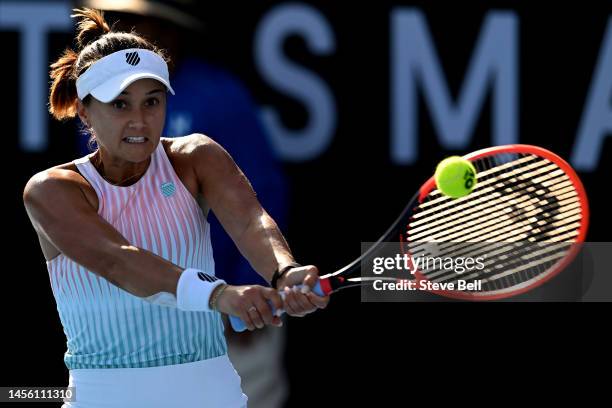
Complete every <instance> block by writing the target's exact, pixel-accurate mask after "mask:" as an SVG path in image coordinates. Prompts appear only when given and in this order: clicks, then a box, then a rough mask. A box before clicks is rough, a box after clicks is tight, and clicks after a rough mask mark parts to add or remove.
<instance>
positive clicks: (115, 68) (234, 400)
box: [24, 9, 329, 408]
mask: <svg viewBox="0 0 612 408" xmlns="http://www.w3.org/2000/svg"><path fill="white" fill-rule="evenodd" d="M72 17H76V18H77V19H78V33H77V36H76V45H77V50H76V51H74V50H72V49H68V50H66V51H65V52H64V54H63V55H62V56H61V57H60V58H59V59H58V60H57V61H56V62H55V63H53V64H52V65H51V74H50V75H51V79H52V86H51V93H50V101H49V102H50V112H51V113H52V115H53V116H54V117H55V118H56V119H60V120H63V119H70V118H74V117H76V116H77V115H78V116H79V118H80V120H81V121H82V122H83V124H84V126H85V128H86V129H87V130H88V131H89V132H90V133H91V135H92V137H93V138H95V143H96V145H97V149H96V150H95V151H94V152H93V153H92V154H89V155H87V156H85V157H82V158H80V159H76V160H74V161H73V162H70V163H67V164H62V165H58V166H55V167H52V168H50V169H47V170H45V171H42V172H40V173H38V174H36V175H34V176H33V177H32V178H31V179H30V181H29V182H28V183H27V185H26V187H25V190H24V202H25V206H26V209H27V212H28V215H29V217H30V220H31V222H32V225H33V226H34V228H35V230H36V232H37V234H38V237H39V241H40V244H41V248H42V251H43V254H44V256H45V259H46V260H47V269H48V272H49V277H50V281H51V288H52V290H53V295H54V297H55V300H56V303H57V310H58V312H59V317H60V320H61V323H62V325H63V328H64V333H65V334H66V337H67V351H66V353H65V355H64V361H65V363H66V366H67V368H68V369H69V374H70V375H69V386H74V387H75V388H76V401H75V402H65V404H64V407H87V408H96V407H108V408H113V407H149V408H150V407H170V406H173V407H185V408H189V407H224V408H229V407H243V406H246V402H247V397H246V396H245V395H244V394H243V392H242V390H241V386H240V377H239V376H238V374H237V373H236V371H235V370H234V368H233V367H232V365H231V363H230V361H229V359H228V357H227V355H226V343H225V338H224V335H223V325H222V322H221V318H220V313H226V314H231V315H235V316H239V317H240V318H242V319H243V320H244V321H245V322H246V323H247V326H248V328H249V330H254V329H257V328H263V327H264V326H265V325H276V326H279V325H281V324H282V322H281V320H280V318H279V317H278V316H275V315H273V313H272V311H271V308H270V306H269V304H268V302H270V303H271V304H273V305H274V307H275V308H277V309H283V310H285V311H286V312H287V313H288V314H289V315H292V316H303V315H305V314H308V313H311V312H313V311H315V310H316V309H318V308H324V307H325V306H326V305H327V302H328V301H329V299H328V298H327V297H319V296H316V295H315V294H313V293H312V292H310V291H309V290H308V289H309V288H312V286H313V285H314V283H315V282H316V279H317V277H318V271H317V268H316V267H315V266H312V265H309V266H301V265H299V264H297V263H295V260H294V258H293V256H292V254H291V251H290V249H289V247H288V245H287V243H286V241H285V239H284V237H283V236H282V234H281V232H280V231H279V229H278V227H277V225H276V223H275V222H274V220H273V219H272V218H271V217H270V216H269V215H268V214H267V213H266V211H265V210H264V209H263V208H262V207H261V205H260V204H259V202H258V200H257V198H256V194H255V192H254V191H253V189H252V188H251V185H250V183H249V182H248V180H247V178H246V177H245V175H244V174H243V173H242V172H241V170H240V169H239V168H238V167H237V166H236V164H235V163H234V161H233V160H232V158H231V157H230V155H229V154H228V153H227V152H226V151H225V150H224V149H223V148H222V147H221V146H220V145H218V144H217V143H215V142H214V141H213V140H212V139H210V138H209V137H206V136H204V135H200V134H193V135H189V136H183V137H178V138H162V137H161V132H162V129H163V127H164V119H165V109H166V97H167V93H168V92H170V93H173V92H174V91H173V90H172V87H171V85H170V80H169V75H168V67H167V61H166V59H165V56H164V54H163V52H162V51H161V50H159V49H157V48H156V47H155V46H154V45H153V44H151V43H150V42H148V41H147V40H145V39H144V38H142V37H140V36H138V35H137V34H136V33H134V32H132V33H122V32H113V31H112V30H111V29H110V28H109V26H108V24H107V23H106V22H105V20H104V18H103V15H102V14H101V13H100V12H98V11H95V10H92V9H78V10H75V14H74V15H73V16H72ZM244 137H248V135H244ZM199 196H201V197H199ZM198 198H203V199H204V200H205V202H206V204H207V208H208V209H210V210H212V211H214V213H215V215H216V216H217V217H218V219H219V220H220V222H221V223H222V225H223V227H224V228H225V230H226V231H227V233H228V234H229V235H230V236H231V237H232V239H233V240H234V242H235V243H236V245H237V246H238V248H239V249H240V251H241V253H242V254H243V255H244V256H245V257H246V258H247V259H248V261H249V262H250V263H251V265H252V266H253V268H254V269H255V270H256V271H257V272H258V273H259V274H261V275H262V276H263V277H264V278H265V279H266V280H267V281H269V282H270V283H271V285H272V288H268V287H263V286H256V285H253V286H231V285H227V284H225V282H223V281H222V280H220V279H217V278H216V277H215V266H214V260H213V254H212V247H211V243H210V232H209V225H208V223H207V221H206V215H207V214H206V213H207V211H205V212H203V211H202V209H201V208H200V207H199V205H198V202H197V199H198ZM300 284H303V285H305V288H304V289H303V290H301V291H297V290H295V289H293V290H292V289H290V288H295V286H296V285H300ZM276 289H279V290H284V295H285V296H284V299H283V298H282V297H281V296H280V295H279V292H278V290H276Z"/></svg>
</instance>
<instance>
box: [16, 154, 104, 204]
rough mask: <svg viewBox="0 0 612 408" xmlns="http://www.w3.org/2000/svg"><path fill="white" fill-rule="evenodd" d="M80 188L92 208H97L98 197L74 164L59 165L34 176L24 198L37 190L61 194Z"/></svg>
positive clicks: (25, 190) (27, 185)
mask: <svg viewBox="0 0 612 408" xmlns="http://www.w3.org/2000/svg"><path fill="white" fill-rule="evenodd" d="M69 186H73V187H75V186H76V187H79V188H80V189H81V191H82V192H83V194H84V195H85V197H86V198H87V201H89V203H90V204H91V205H92V207H94V208H97V205H98V197H97V195H96V192H95V190H94V189H93V187H92V186H91V185H90V184H89V182H88V181H87V180H86V179H85V177H83V176H82V175H81V173H80V172H79V170H78V168H77V166H76V164H74V162H68V163H63V164H58V165H56V166H53V167H49V168H48V169H45V170H42V171H40V172H38V173H36V174H34V175H33V176H32V177H31V178H30V180H28V182H27V184H26V186H25V188H24V196H25V195H26V194H28V193H32V192H34V191H35V190H41V192H44V193H45V195H46V194H50V193H60V192H61V191H62V190H63V189H65V188H67V187H68V188H71V187H69Z"/></svg>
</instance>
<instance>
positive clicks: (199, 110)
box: [0, 0, 612, 407]
mask: <svg viewBox="0 0 612 408" xmlns="http://www.w3.org/2000/svg"><path fill="white" fill-rule="evenodd" d="M83 3H87V2H80V3H74V2H69V1H6V0H1V1H0V44H2V49H3V63H2V68H1V69H2V77H3V78H4V81H3V84H2V88H3V89H4V92H5V94H4V103H3V104H2V106H3V109H2V119H3V122H2V123H3V129H2V134H3V135H4V138H5V139H6V140H8V142H7V143H6V145H5V146H7V148H9V152H8V153H7V154H5V160H3V161H2V165H3V166H6V168H5V169H3V172H4V174H7V175H10V177H11V180H10V181H9V182H8V183H9V186H10V190H9V191H10V194H9V197H10V207H9V208H10V213H9V214H8V217H7V219H6V221H7V222H6V223H5V228H6V229H7V231H9V233H10V236H11V240H10V241H9V242H10V243H9V244H8V247H7V248H6V249H7V250H8V252H9V256H11V257H12V258H14V259H16V260H19V263H16V264H14V265H11V266H12V267H13V268H9V269H6V270H5V277H4V284H5V288H11V287H15V288H23V287H24V285H27V293H28V295H27V299H28V300H24V298H23V296H22V294H21V293H20V292H21V290H16V291H14V292H13V291H11V293H7V294H6V296H7V297H5V298H4V299H3V303H4V302H7V303H6V304H5V305H3V306H4V307H3V316H2V318H3V322H4V323H5V325H6V326H7V327H10V328H11V331H12V333H19V335H10V336H8V335H5V339H4V340H5V341H6V342H7V346H6V347H7V350H17V351H19V350H21V351H23V352H15V353H13V352H10V353H6V356H5V358H6V360H7V362H8V365H9V366H10V367H12V370H11V372H10V375H9V373H8V372H4V373H3V374H2V375H3V376H7V378H2V384H29V385H58V386H61V385H65V383H67V370H66V368H65V366H64V364H63V361H62V358H63V352H64V351H65V338H64V334H63V332H62V329H61V325H60V321H59V318H58V316H57V312H56V310H55V301H54V299H53V296H52V293H51V290H50V286H49V281H48V276H47V272H46V267H45V262H44V258H43V256H42V253H41V251H40V248H39V244H38V241H37V239H36V235H35V233H34V230H33V229H32V227H31V225H30V223H29V221H28V219H27V215H26V213H25V210H24V208H23V204H22V198H21V194H22V191H23V187H24V186H25V183H26V182H27V180H28V179H29V178H30V177H31V176H32V175H33V174H35V173H36V172H38V171H41V170H44V169H46V168H48V167H51V166H53V165H57V164H60V163H65V162H68V161H71V160H73V159H75V158H77V157H81V156H83V155H85V154H86V153H87V150H84V149H86V143H85V142H86V140H87V136H84V135H82V134H80V133H79V131H78V123H76V122H66V123H60V122H56V121H53V120H52V118H51V117H50V115H48V113H47V96H48V89H49V83H48V66H49V64H50V63H51V62H52V61H54V60H55V59H57V58H58V56H59V55H60V54H61V53H62V51H63V50H64V48H65V47H67V46H72V45H73V44H72V39H73V28H74V24H73V22H72V21H71V19H70V18H69V15H70V14H71V12H70V10H71V8H73V7H74V6H76V5H83ZM89 3H95V2H93V1H92V2H89ZM99 3H100V5H99V7H106V8H107V9H108V10H109V12H110V11H114V12H116V13H118V12H121V11H122V10H120V8H122V7H123V8H124V9H123V12H125V11H126V10H125V7H127V6H126V5H127V4H129V3H135V4H134V5H133V7H132V6H130V7H132V8H130V10H131V11H130V13H129V14H133V15H139V16H146V17H147V18H148V21H149V25H148V26H147V27H148V28H146V29H148V30H151V31H150V32H151V33H158V34H159V33H160V32H161V33H162V34H163V35H162V36H161V37H159V38H153V40H157V41H158V42H159V43H166V44H169V46H172V47H174V48H173V49H172V50H171V51H172V52H175V53H177V55H174V56H173V57H174V58H173V59H174V61H175V62H177V66H176V67H173V69H175V72H176V73H177V76H178V75H179V73H180V75H181V78H182V79H181V81H182V82H181V86H182V88H183V89H185V92H184V93H183V96H181V92H180V90H178V89H177V96H176V98H177V99H176V101H172V98H173V97H170V98H169V114H168V118H167V124H166V135H167V136H177V135H181V134H186V133H183V132H187V133H189V132H202V133H206V134H208V135H209V136H211V137H212V138H213V139H217V140H219V142H220V143H221V144H222V145H224V146H225V147H226V148H227V150H228V151H229V152H230V154H232V155H233V156H234V157H235V159H236V161H237V162H238V164H239V165H240V166H241V167H242V168H243V170H244V171H245V173H246V174H247V176H248V177H249V178H250V179H251V180H252V182H253V184H254V187H255V189H256V190H257V191H258V192H259V193H260V198H261V201H262V203H263V204H264V206H265V207H266V208H268V209H269V210H270V213H271V214H272V215H273V216H274V217H275V218H277V219H278V220H279V224H280V225H281V226H282V229H283V231H284V233H285V235H286V237H287V240H288V241H289V243H290V245H291V248H292V250H293V252H294V255H295V257H296V259H297V260H298V261H299V262H301V263H309V264H315V265H317V266H319V269H320V270H321V272H322V274H324V273H328V272H331V271H334V270H336V269H337V268H339V267H341V266H343V265H344V264H346V263H348V262H350V261H351V260H352V259H354V258H355V257H357V256H358V255H359V253H360V243H361V242H371V241H376V239H377V238H378V236H379V235H380V234H382V233H383V232H384V231H385V230H386V228H387V226H388V225H389V224H390V223H391V222H393V221H394V220H395V218H396V216H397V215H398V214H399V212H400V211H401V210H402V208H403V206H404V205H405V203H406V202H407V201H408V200H409V199H410V198H411V197H412V195H413V194H414V193H415V192H416V190H417V189H418V187H419V186H420V185H421V184H422V183H423V182H424V181H425V180H426V179H427V178H428V177H429V176H430V175H431V174H433V171H434V169H435V166H436V164H437V162H438V161H439V160H441V159H443V158H444V157H446V156H449V155H453V154H459V155H461V154H464V153H468V152H470V151H473V150H476V149H479V148H484V147H488V146H492V145H500V144H510V143H526V144H535V145H540V146H543V147H545V148H547V149H550V150H552V151H553V152H556V153H557V154H559V155H560V156H562V157H563V158H565V159H566V160H568V161H569V162H570V164H571V165H572V166H573V167H574V168H575V169H576V170H577V172H578V173H579V175H580V177H581V178H582V180H583V182H584V184H585V188H586V191H587V194H588V195H589V199H590V207H591V222H592V223H591V227H590V231H589V235H588V240H589V241H593V242H595V241H610V238H609V233H608V231H609V228H610V224H611V223H610V219H609V217H608V216H606V213H605V206H606V204H605V199H604V195H605V194H606V191H605V188H602V187H601V186H600V185H601V184H604V186H605V185H606V184H607V181H608V178H609V177H610V174H612V172H611V169H612V166H611V160H610V157H611V153H612V143H611V142H610V139H611V138H610V133H611V132H612V105H611V101H612V99H611V95H612V94H611V91H612V19H611V18H610V14H611V12H612V6H611V5H610V3H609V2H586V3H585V2H580V3H578V2H569V3H567V5H559V4H554V5H552V4H550V5H549V4H548V3H545V2H515V1H512V2H508V1H506V2H504V1H462V2H442V1H436V2H424V1H423V2H400V1H376V2H373V1H369V2H361V3H355V2H353V3H351V4H347V3H343V2H329V1H327V2H325V1H308V2H294V1H291V2H284V1H258V2H237V1H229V0H226V1H224V2H210V1H201V2H190V1H158V2H147V1H138V2H129V1H123V2H119V3H121V4H122V5H121V7H119V6H116V7H115V6H113V5H112V4H110V3H113V2H99ZM102 3H106V4H104V5H103V4H102ZM115 3H116V2H115ZM136 3H138V4H136ZM93 5H94V6H95V4H93ZM111 14H112V13H111ZM132 17H134V16H132ZM113 18H117V20H118V21H121V23H119V24H127V25H129V26H136V25H137V24H143V22H142V21H140V20H139V21H133V20H130V17H128V16H125V15H124V16H123V17H122V16H121V14H116V15H114V17H113ZM160 29H161V31H160ZM143 30H145V28H143ZM162 45H163V44H162ZM181 70H182V71H181ZM171 80H172V81H173V86H174V87H175V89H176V85H175V82H174V79H173V77H172V76H171ZM194 84H198V85H197V86H196V85H194ZM598 184H599V185H598ZM211 222H213V223H214V220H211ZM215 228H217V231H216V232H213V245H214V246H215V255H216V256H215V258H216V262H217V266H218V272H217V273H218V274H219V275H221V276H224V273H225V274H226V277H227V279H228V281H232V282H236V283H242V282H245V281H249V280H250V278H251V277H252V278H253V279H255V277H253V276H252V274H251V273H252V272H251V271H250V270H249V267H248V264H245V263H240V262H238V263H231V264H230V261H231V260H235V257H233V256H232V255H231V251H232V248H231V245H230V244H231V243H230V242H229V241H228V239H227V237H224V236H223V232H222V231H221V230H220V229H219V228H218V226H217V227H215ZM224 251H227V252H224ZM223 254H225V255H223ZM224 262H225V263H224ZM425 307H426V306H423V304H361V303H360V294H359V291H358V290H356V291H345V292H344V293H342V292H341V293H338V294H337V295H336V296H334V298H333V299H332V301H331V303H330V306H329V308H328V310H326V311H324V312H319V313H316V314H313V315H310V316H308V317H306V318H303V319H291V320H289V321H288V322H287V324H286V326H285V327H286V330H283V332H280V333H281V334H278V333H276V334H272V335H270V336H271V337H270V338H265V339H263V340H262V339H260V340H259V342H260V343H261V344H264V345H267V351H266V352H267V353H270V354H269V355H270V356H272V357H270V358H271V359H272V358H274V359H278V362H279V365H273V366H271V367H269V368H266V369H263V370H262V369H261V365H255V370H257V367H259V368H260V371H259V372H258V374H259V375H260V376H265V375H266V374H265V373H267V372H269V373H270V375H269V376H270V378H271V379H272V380H271V381H270V382H269V383H268V384H267V385H266V384H261V385H257V384H254V383H251V384H254V385H253V389H254V390H258V391H256V392H260V393H261V394H262V397H261V398H262V401H263V400H265V398H266V396H268V397H270V395H272V394H274V395H275V397H274V402H267V403H266V402H262V403H261V404H262V405H260V406H270V407H272V406H301V405H305V404H309V403H316V402H317V401H319V402H320V400H321V398H322V397H321V395H319V394H318V392H316V388H315V385H316V384H327V385H326V386H330V387H332V386H333V387H339V388H352V387H356V386H359V384H360V382H363V381H365V376H364V374H366V373H372V372H376V373H385V372H386V371H387V370H389V369H390V368H391V367H393V366H394V365H395V364H397V363H399V362H400V361H405V360H404V358H405V357H403V352H402V350H403V349H402V346H406V345H407V344H410V343H413V344H412V345H411V347H410V348H413V347H414V345H415V344H414V339H413V338H412V337H410V336H416V337H417V338H418V337H419V336H423V333H424V332H428V331H430V330H431V329H433V328H434V327H437V330H440V332H441V334H442V335H446V334H448V333H452V332H453V331H454V330H455V329H457V328H458V327H460V326H461V324H463V323H465V320H464V321H463V322H460V321H458V320H457V319H448V316H447V314H446V313H445V309H442V307H441V306H435V307H433V306H431V305H429V306H427V307H428V309H427V311H426V313H425ZM466 307H467V306H466ZM497 307H499V306H497ZM425 314H427V316H428V319H422V320H427V321H428V322H427V323H423V322H422V320H421V318H420V317H421V316H423V315H425ZM438 318H439V319H445V320H444V324H445V326H444V327H445V328H444V329H440V328H439V326H438V325H437V324H436V323H434V320H436V319H438ZM432 319H433V320H432ZM466 320H468V324H469V319H466ZM418 322H420V323H422V324H420V325H419V324H416V325H415V323H418ZM462 327H465V326H462ZM32 339H35V342H34V343H32ZM402 339H404V340H402ZM406 339H408V340H406ZM231 341H234V342H235V343H236V345H235V347H236V348H235V352H236V354H235V355H236V359H237V360H241V361H243V362H244V364H246V365H247V366H248V363H249V361H252V360H250V359H252V358H255V357H253V356H254V355H257V353H254V352H253V351H252V350H253V349H254V347H255V344H259V343H258V339H257V338H255V339H250V340H244V339H242V340H240V339H238V340H236V339H234V340H231ZM26 344H27V348H26ZM390 344H392V345H393V346H389V345H390ZM417 344H418V343H417ZM270 345H272V346H270ZM262 347H264V348H266V347H265V346H262ZM372 347H374V348H378V350H379V351H377V352H374V353H372V352H367V353H366V352H365V350H370V349H371V348H372ZM24 348H25V349H26V350H27V352H25V351H24ZM397 350H399V352H398V351H397ZM387 351H389V353H388V354H384V353H387ZM380 353H383V354H384V355H387V357H388V358H381V354H380ZM249 355H250V356H251V357H249ZM239 365H240V364H236V366H237V368H238V370H239V372H241V374H243V372H244V371H241V370H240V367H239ZM349 365H350V366H351V367H355V365H356V367H355V368H354V369H351V370H350V372H352V373H353V374H352V375H347V373H348V372H349V369H348V366H349ZM247 366H245V368H244V370H252V369H253V368H252V367H251V368H249V367H247ZM27 367H37V368H36V370H31V369H27ZM383 375H384V374H383ZM275 376H276V377H275ZM244 377H245V378H244V381H245V383H247V382H248V381H255V380H249V378H246V377H248V376H247V375H245V376H244ZM274 378H277V380H278V381H275V380H274ZM381 381H382V380H381ZM332 384H333V385H332ZM254 392H255V391H254ZM247 394H248V392H247ZM326 398H328V400H327V401H328V402H330V403H337V402H347V401H348V402H350V398H354V399H355V400H354V401H353V402H358V401H359V398H360V397H359V396H358V395H355V394H353V395H352V397H350V396H349V397H346V396H343V397H337V398H338V400H334V398H335V397H333V394H332V396H329V397H326ZM347 398H349V399H348V400H347Z"/></svg>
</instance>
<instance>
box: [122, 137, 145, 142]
mask: <svg viewBox="0 0 612 408" xmlns="http://www.w3.org/2000/svg"><path fill="white" fill-rule="evenodd" d="M123 140H125V141H126V142H128V143H142V142H144V141H145V137H144V136H138V137H126V138H125V139H123Z"/></svg>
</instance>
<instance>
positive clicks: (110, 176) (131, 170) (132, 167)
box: [91, 149, 151, 186]
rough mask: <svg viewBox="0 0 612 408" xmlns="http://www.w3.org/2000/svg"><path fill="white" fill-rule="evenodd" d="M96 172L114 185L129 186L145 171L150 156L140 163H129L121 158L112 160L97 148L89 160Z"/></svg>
mask: <svg viewBox="0 0 612 408" xmlns="http://www.w3.org/2000/svg"><path fill="white" fill-rule="evenodd" d="M91 162H92V164H93V165H94V167H95V168H96V170H98V173H100V175H101V176H102V177H103V178H104V180H106V181H108V182H109V183H110V184H113V185H115V186H130V185H132V184H134V183H135V182H136V181H138V180H139V179H140V177H142V176H143V175H144V173H145V172H146V171H147V169H148V167H149V164H150V162H151V157H149V158H148V159H147V160H145V161H144V162H141V163H130V162H126V161H123V160H119V161H118V160H112V159H111V158H110V157H109V156H108V155H105V154H103V153H102V152H101V151H100V150H99V149H98V151H97V152H96V153H95V154H94V156H93V157H92V160H91Z"/></svg>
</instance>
